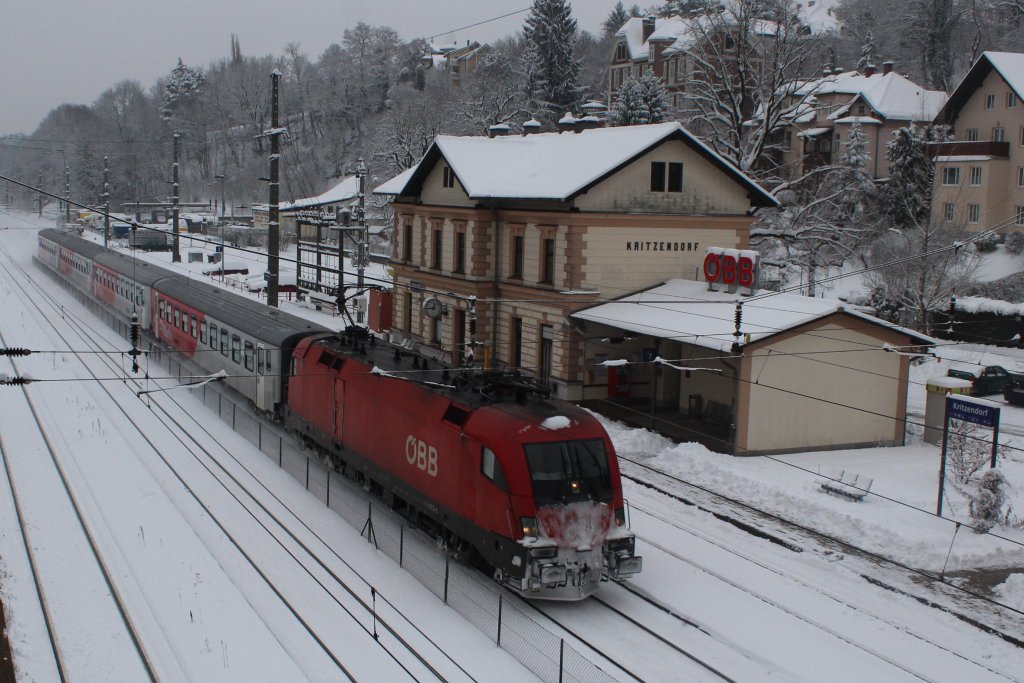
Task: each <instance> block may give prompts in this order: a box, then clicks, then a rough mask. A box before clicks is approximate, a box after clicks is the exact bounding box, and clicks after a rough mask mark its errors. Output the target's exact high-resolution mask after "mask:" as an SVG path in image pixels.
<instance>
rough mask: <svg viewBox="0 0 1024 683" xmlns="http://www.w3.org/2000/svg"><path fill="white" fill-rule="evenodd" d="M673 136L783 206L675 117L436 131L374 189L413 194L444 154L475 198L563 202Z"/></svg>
mask: <svg viewBox="0 0 1024 683" xmlns="http://www.w3.org/2000/svg"><path fill="white" fill-rule="evenodd" d="M668 140H681V141H682V142H684V143H685V144H686V145H687V146H689V147H690V148H691V149H693V150H694V151H696V152H697V153H698V154H699V155H700V156H702V157H704V158H705V159H706V160H708V161H709V162H711V163H712V164H713V165H714V166H716V167H718V168H720V169H721V170H722V171H723V172H725V173H726V175H728V176H730V177H731V178H732V179H733V180H734V181H735V182H737V183H739V184H740V185H742V186H744V187H745V189H746V190H747V191H748V192H749V194H750V197H751V202H752V203H753V204H755V205H757V206H776V205H777V204H778V202H777V201H776V200H775V198H774V197H772V196H771V195H770V194H768V192H766V191H765V190H764V189H763V188H761V187H760V186H759V185H758V184H757V183H755V182H754V181H753V180H752V179H751V178H750V177H749V176H747V175H746V174H744V173H743V172H741V171H740V170H739V169H738V168H736V167H735V166H733V165H732V164H731V163H730V162H728V161H727V160H725V159H724V158H723V157H722V156H720V155H719V154H717V153H716V152H715V151H713V150H712V149H711V148H710V147H708V146H707V145H705V144H704V143H703V142H701V141H700V140H698V139H697V138H695V137H694V136H693V135H691V134H690V133H689V132H688V131H687V130H686V129H685V128H683V127H682V126H681V125H680V124H679V123H676V122H672V123H657V124H649V125H643V126H619V127H615V128H592V129H588V130H583V131H579V132H574V133H570V132H563V133H539V134H534V135H524V136H499V137H495V138H486V137H479V136H465V137H456V136H450V135H439V136H437V138H435V140H434V144H433V145H431V146H430V149H429V150H427V153H426V155H424V157H423V159H422V160H421V161H420V163H419V164H418V165H417V166H416V167H414V168H412V169H409V170H407V171H405V172H403V173H402V174H400V175H398V176H396V177H395V178H392V179H391V180H390V181H388V182H386V183H384V184H383V185H381V186H379V187H378V188H377V189H376V190H375V192H376V193H377V194H394V195H412V194H416V193H417V192H418V191H419V188H420V187H421V186H422V183H423V181H424V180H425V178H426V176H427V174H428V173H429V172H430V170H431V169H432V168H433V167H434V165H435V164H436V163H437V161H438V160H439V159H440V158H442V157H443V158H444V159H445V160H446V161H447V162H448V165H449V166H450V167H451V169H452V170H453V171H454V172H455V175H456V177H458V179H459V182H460V183H461V185H462V187H463V188H464V189H465V191H466V194H467V195H469V196H470V197H471V198H473V199H542V200H560V201H566V200H569V199H571V198H573V197H574V196H576V195H578V194H580V193H581V192H584V191H586V190H587V189H588V188H590V187H591V186H593V185H594V184H596V183H597V182H599V181H601V180H603V179H604V178H606V177H608V176H609V175H611V174H612V173H614V172H615V171H617V170H619V169H620V168H622V167H623V166H625V165H627V164H629V163H630V162H632V161H633V160H635V159H637V158H638V157H639V156H641V155H643V154H645V153H647V152H648V151H650V150H651V149H653V148H654V147H656V146H657V145H660V144H661V143H663V142H666V141H668Z"/></svg>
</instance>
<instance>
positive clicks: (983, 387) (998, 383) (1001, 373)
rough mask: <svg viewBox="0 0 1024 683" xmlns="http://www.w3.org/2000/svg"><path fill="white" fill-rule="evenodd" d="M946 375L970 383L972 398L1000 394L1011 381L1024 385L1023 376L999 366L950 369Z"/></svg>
mask: <svg viewBox="0 0 1024 683" xmlns="http://www.w3.org/2000/svg"><path fill="white" fill-rule="evenodd" d="M946 375H947V376H949V377H958V378H960V379H966V380H967V381H968V382H970V383H971V395H972V396H988V395H990V394H1002V393H1004V391H1005V390H1006V388H1007V386H1008V385H1009V384H1010V382H1011V381H1014V382H1021V383H1022V384H1024V375H1020V374H1017V373H1014V372H1010V371H1009V370H1007V369H1006V368H1004V367H1002V366H1001V365H986V366H975V367H959V368H951V369H950V370H949V372H947V373H946Z"/></svg>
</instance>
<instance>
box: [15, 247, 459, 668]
mask: <svg viewBox="0 0 1024 683" xmlns="http://www.w3.org/2000/svg"><path fill="white" fill-rule="evenodd" d="M6 255H7V256H8V258H10V255H9V254H6ZM4 269H5V271H8V272H10V270H9V267H8V266H7V265H4ZM20 274H21V277H22V278H24V279H26V280H27V281H30V280H31V278H30V276H28V274H27V273H26V272H25V271H24V269H21V270H20ZM28 298H31V297H28ZM42 298H43V300H44V301H49V299H48V298H47V297H46V296H45V294H44V296H43V297H42ZM50 303H51V305H53V306H55V308H54V310H58V309H59V305H57V304H53V303H52V302H50ZM36 306H37V309H39V310H40V312H41V313H42V314H44V315H45V312H44V311H43V310H42V308H41V307H40V306H39V304H36ZM61 316H62V318H63V319H64V321H65V322H66V323H67V324H68V325H70V326H71V327H73V328H76V334H77V336H78V344H77V345H78V346H80V345H81V344H82V343H85V344H87V345H92V348H93V349H95V350H97V351H102V350H104V349H105V348H106V346H107V345H105V344H103V343H102V342H101V341H99V339H101V337H100V336H98V335H97V333H96V332H95V331H94V330H92V329H91V328H89V327H88V326H87V325H84V324H82V323H81V322H80V321H79V320H78V319H77V317H76V316H74V315H72V314H69V313H67V312H66V311H64V312H62V313H61ZM47 320H48V321H49V322H50V324H51V326H53V329H54V331H55V333H56V334H57V335H58V336H60V337H61V338H63V333H62V332H61V331H60V330H59V329H58V328H57V327H56V326H55V325H53V322H52V320H49V318H47ZM68 346H69V348H75V347H76V344H73V343H69V344H68ZM96 360H99V361H102V362H103V363H104V368H105V369H106V370H107V371H114V372H115V373H116V372H119V371H120V368H119V367H118V366H117V364H116V363H114V362H113V361H111V360H110V359H109V358H106V357H105V356H104V355H103V354H102V353H97V354H96V355H95V356H94V362H95V361H96ZM88 372H89V373H90V374H91V375H92V376H93V377H97V376H98V375H97V372H96V371H95V369H93V368H91V367H90V368H88ZM126 381H127V382H129V383H130V384H134V385H135V388H136V389H142V388H143V387H142V385H141V384H139V383H138V382H136V380H134V379H133V378H126ZM97 384H98V385H100V386H101V388H103V390H104V392H105V393H106V394H107V396H109V397H110V400H111V401H112V403H113V404H114V405H116V406H117V409H118V410H120V411H121V412H122V414H123V415H124V416H125V417H126V418H127V419H128V420H131V421H133V422H134V421H136V420H138V419H139V416H138V412H139V410H142V409H147V410H149V411H151V412H152V413H154V414H158V415H159V417H160V420H161V422H164V423H165V424H167V425H168V426H169V427H170V430H171V432H172V433H173V434H175V436H176V437H177V438H178V440H179V443H180V445H181V446H182V447H183V448H184V449H185V450H186V452H188V453H189V454H190V455H191V456H192V458H194V459H195V460H196V461H197V462H198V463H199V464H200V466H201V467H202V468H203V469H204V470H205V471H206V472H207V474H209V475H210V477H211V478H212V479H213V480H215V481H217V482H218V484H219V486H221V487H222V488H223V489H225V490H227V491H228V492H229V495H230V496H231V497H232V498H233V499H234V500H235V502H236V503H237V504H238V505H239V506H240V507H242V508H243V509H245V511H246V514H248V515H249V516H250V517H251V518H252V519H253V520H254V521H255V523H256V524H257V525H258V526H259V527H260V528H262V529H263V530H264V532H265V533H266V536H267V538H272V539H273V542H274V543H275V544H276V545H277V546H278V548H280V549H281V551H282V552H284V553H285V554H286V555H288V556H289V557H290V558H291V560H292V562H294V564H295V566H296V567H297V568H298V570H299V571H300V572H301V573H305V574H306V575H307V576H308V577H309V578H310V580H311V581H313V582H314V584H316V585H317V586H318V588H319V590H320V591H322V593H323V594H324V596H325V598H326V600H328V601H330V602H333V603H334V604H335V605H336V606H337V607H338V609H340V610H341V611H343V612H344V613H345V614H347V618H348V619H350V620H351V621H352V622H353V623H355V624H358V625H359V627H360V628H361V629H362V630H363V632H364V634H365V635H367V636H368V637H369V638H371V639H372V640H371V641H368V642H370V643H371V644H372V646H374V647H379V648H382V649H384V650H385V651H387V652H388V656H389V657H391V659H392V660H393V661H394V662H395V664H396V665H397V666H398V667H399V668H400V669H401V670H403V671H404V672H405V674H406V675H408V677H409V678H410V679H412V680H424V679H426V680H431V679H436V680H474V679H473V677H472V676H470V675H469V674H468V673H467V672H466V671H465V670H463V669H461V668H460V667H459V666H458V664H457V663H455V662H454V661H453V660H451V658H450V657H448V656H447V655H446V654H445V653H444V652H443V650H442V649H441V648H440V647H438V646H437V645H436V644H434V643H432V642H431V641H430V639H429V638H428V637H427V636H426V634H425V633H424V632H423V631H422V630H421V629H419V628H418V627H416V626H415V625H414V624H411V622H408V620H405V618H404V616H402V615H401V613H400V610H399V609H398V608H397V607H396V606H395V605H393V604H391V603H389V602H388V601H387V600H386V599H385V598H384V596H381V595H380V594H379V593H378V592H376V591H375V590H373V589H372V584H370V582H369V581H367V580H366V579H365V578H363V577H358V576H357V577H356V580H357V581H358V582H361V584H362V585H361V586H359V588H362V589H365V592H366V593H367V594H368V595H369V596H370V599H365V598H363V597H361V596H360V595H358V589H357V588H354V587H353V586H352V585H351V581H352V580H353V579H352V578H351V577H352V576H353V575H354V572H355V570H354V569H353V568H352V567H351V566H349V565H347V563H345V562H344V560H343V559H342V558H341V557H340V555H338V554H337V553H335V552H334V551H333V549H331V548H330V546H329V544H328V543H327V542H326V541H324V539H322V538H320V537H319V536H316V534H315V532H313V530H312V529H310V528H309V527H308V526H306V525H305V523H304V522H303V521H302V520H301V519H300V518H299V516H298V515H297V514H295V513H294V512H293V511H291V510H290V509H288V508H287V505H285V503H284V502H283V501H282V500H281V499H279V498H277V497H276V496H274V495H273V494H272V493H271V492H269V490H268V489H266V487H264V486H263V485H262V484H261V483H259V482H258V478H256V477H255V476H254V475H253V474H252V473H251V472H248V470H245V468H244V465H242V463H240V462H239V460H238V459H237V458H234V456H233V455H231V454H230V453H229V452H228V451H227V450H226V449H225V448H224V447H223V445H221V444H218V443H217V442H216V439H215V438H214V437H213V435H212V434H210V432H209V431H208V430H206V429H205V428H204V427H202V426H201V425H200V424H199V422H198V421H196V420H194V419H193V418H191V417H190V416H189V414H188V411H186V410H184V409H182V408H181V406H180V405H179V404H178V403H177V402H176V401H174V400H173V399H171V398H167V397H161V398H159V399H150V400H149V401H148V404H149V405H148V408H147V407H144V406H143V403H142V402H141V401H139V400H138V399H137V398H135V397H134V396H133V397H131V398H130V399H128V403H129V404H130V405H126V403H125V399H124V398H122V397H119V396H115V395H114V394H113V393H112V392H110V391H109V390H107V388H106V386H105V385H104V383H103V382H98V383H97ZM142 436H143V438H144V439H145V440H146V442H147V443H148V445H149V447H150V448H151V449H152V451H153V453H154V454H156V455H157V457H158V458H160V460H161V461H162V462H163V464H164V466H165V467H166V468H167V469H168V470H169V471H170V472H172V474H173V476H175V478H177V479H178V481H179V482H180V483H181V484H182V486H183V487H184V488H185V490H186V491H188V492H189V494H190V495H191V497H192V499H193V500H194V502H196V503H197V504H198V505H199V506H200V507H201V508H202V509H203V510H204V512H205V513H206V514H207V515H208V516H209V518H210V519H211V520H212V521H213V522H214V523H215V524H216V525H217V527H218V529H219V530H220V531H221V533H223V534H224V536H225V537H226V538H228V539H229V540H230V541H231V542H232V544H233V545H234V546H235V548H236V550H237V551H238V552H239V553H240V554H241V555H242V556H243V557H245V558H246V560H247V562H248V563H249V565H250V566H251V567H252V568H253V569H254V570H255V571H256V572H257V573H259V574H260V576H261V577H263V579H264V580H265V582H266V584H267V586H268V587H269V588H270V590H271V591H272V592H273V593H274V594H275V595H276V596H277V597H278V598H279V599H280V601H281V603H282V604H283V605H285V606H286V608H287V609H288V610H289V612H290V613H291V614H292V615H293V617H294V618H295V619H296V620H297V621H299V622H300V623H301V624H302V625H303V627H304V628H305V629H306V631H307V632H308V633H309V635H310V637H311V638H312V639H313V640H314V641H315V642H316V643H317V644H318V645H319V646H320V648H321V649H322V650H323V651H324V653H325V654H326V655H327V656H328V657H329V658H330V659H331V660H332V661H333V662H334V663H335V664H336V666H337V668H338V670H339V671H340V672H342V673H343V675H345V676H346V677H347V678H348V679H349V680H358V678H357V677H356V676H355V675H353V674H352V672H351V671H349V670H348V668H347V667H346V666H345V664H344V663H343V662H342V661H341V658H340V657H339V656H337V655H335V654H334V652H333V651H332V648H331V647H330V646H329V645H328V644H327V643H325V642H324V640H323V639H322V638H321V637H320V636H319V635H318V632H317V629H315V628H313V626H312V625H311V624H310V623H308V622H307V621H306V619H305V618H304V617H303V614H302V613H301V610H300V609H299V608H297V607H296V606H295V605H293V604H292V602H291V601H290V600H289V598H288V597H287V596H286V595H285V591H284V590H282V589H281V588H279V587H278V586H277V585H276V583H275V580H274V578H273V577H271V576H270V575H269V573H268V572H266V571H265V570H264V569H263V568H262V567H261V565H260V562H259V561H258V560H257V558H256V557H255V556H254V554H253V553H252V552H250V551H247V549H246V548H245V547H244V546H243V544H242V543H241V542H240V541H239V540H238V539H237V538H235V536H234V535H233V532H232V530H231V529H229V528H228V526H227V525H226V524H224V523H222V522H221V521H220V520H219V519H218V512H217V510H215V509H214V508H213V507H212V506H210V505H208V504H207V503H205V502H204V501H203V500H201V499H200V498H199V496H198V494H197V491H196V488H195V486H196V485H195V482H192V481H190V480H189V479H188V478H187V477H186V476H185V475H184V474H183V473H182V472H181V468H179V467H177V466H176V465H175V464H174V463H173V462H172V461H173V460H174V459H175V458H173V457H171V456H170V455H169V454H168V453H166V452H164V451H165V450H166V449H163V448H161V447H160V446H159V445H158V444H157V443H156V442H155V441H153V440H152V439H150V438H149V437H148V436H147V435H145V434H142ZM226 459H230V460H232V462H231V463H226V462H225V460H226ZM238 468H242V470H243V471H244V472H245V476H246V477H247V478H248V479H249V481H248V482H243V481H242V478H241V477H240V476H237V475H236V474H234V473H233V472H232V469H234V470H236V471H237V470H238ZM257 489H258V490H257ZM268 497H269V498H270V502H269V503H268V502H265V501H266V500H267V498H268ZM271 506H274V507H276V509H275V510H271ZM282 517H287V521H285V520H283V519H282ZM297 527H300V528H298V529H297V530H296V528H297ZM300 536H305V537H306V540H303V539H302V538H300ZM310 536H312V538H313V540H312V541H310V540H308V539H309V538H310ZM314 546H315V547H314ZM321 555H323V556H329V557H330V558H331V563H332V564H334V565H337V564H339V563H340V564H342V565H344V566H345V570H346V571H347V572H348V573H349V577H348V578H346V577H342V576H341V574H340V572H339V571H336V569H335V568H332V567H331V566H329V563H328V562H325V561H324V560H323V559H322V557H321ZM389 619H391V620H394V621H396V622H403V621H404V622H405V623H404V624H403V626H401V627H395V626H392V624H391V623H389ZM335 628H337V627H336V625H335ZM402 630H404V631H405V632H407V633H408V632H410V631H412V632H414V636H413V637H414V638H415V639H417V640H418V641H419V643H418V645H419V647H423V648H424V649H427V650H429V651H430V656H431V657H433V658H435V659H439V660H442V661H443V662H444V666H442V667H441V668H440V669H435V668H434V667H433V665H432V664H431V662H430V661H428V659H427V657H425V656H423V655H422V654H420V653H419V652H418V651H417V647H416V646H414V645H413V644H412V643H411V642H409V641H407V640H405V637H403V636H402V634H401V631H402Z"/></svg>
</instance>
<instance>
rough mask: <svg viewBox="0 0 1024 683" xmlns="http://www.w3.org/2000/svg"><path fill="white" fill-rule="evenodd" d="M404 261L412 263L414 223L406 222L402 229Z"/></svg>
mask: <svg viewBox="0 0 1024 683" xmlns="http://www.w3.org/2000/svg"><path fill="white" fill-rule="evenodd" d="M402 259H403V260H405V261H412V222H411V221H409V222H406V224H405V227H404V228H403V229H402Z"/></svg>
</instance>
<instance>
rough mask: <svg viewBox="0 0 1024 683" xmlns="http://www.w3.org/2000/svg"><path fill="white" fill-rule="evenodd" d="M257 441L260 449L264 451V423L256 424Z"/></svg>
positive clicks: (258, 422)
mask: <svg viewBox="0 0 1024 683" xmlns="http://www.w3.org/2000/svg"><path fill="white" fill-rule="evenodd" d="M256 441H257V442H258V448H259V449H260V450H261V451H262V450H263V422H260V421H257V422H256Z"/></svg>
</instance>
